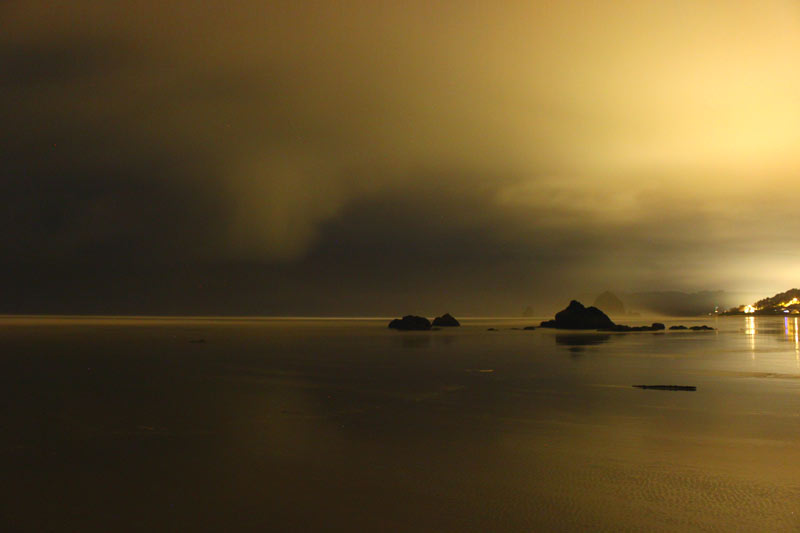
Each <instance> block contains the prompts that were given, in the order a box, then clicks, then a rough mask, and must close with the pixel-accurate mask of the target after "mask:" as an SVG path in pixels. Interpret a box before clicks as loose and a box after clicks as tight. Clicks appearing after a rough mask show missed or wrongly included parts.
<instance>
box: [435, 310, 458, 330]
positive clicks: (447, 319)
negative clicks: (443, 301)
mask: <svg viewBox="0 0 800 533" xmlns="http://www.w3.org/2000/svg"><path fill="white" fill-rule="evenodd" d="M433 325H434V326H443V327H448V328H457V327H458V326H460V325H461V324H460V323H459V322H458V320H456V319H455V317H454V316H453V315H451V314H450V313H445V314H443V315H442V316H437V317H436V318H434V319H433Z"/></svg>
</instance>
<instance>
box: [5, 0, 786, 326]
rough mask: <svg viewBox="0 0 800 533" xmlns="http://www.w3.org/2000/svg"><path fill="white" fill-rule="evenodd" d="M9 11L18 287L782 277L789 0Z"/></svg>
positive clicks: (262, 300)
mask: <svg viewBox="0 0 800 533" xmlns="http://www.w3.org/2000/svg"><path fill="white" fill-rule="evenodd" d="M0 10H2V11H0V14H2V18H3V19H4V20H6V21H8V24H7V25H6V27H7V28H8V31H6V32H4V35H3V36H1V37H0V66H2V68H0V96H2V98H0V115H1V116H2V117H3V118H4V127H3V128H2V129H0V144H1V145H2V151H1V152H0V194H2V197H3V202H4V204H5V207H4V209H3V210H2V212H0V224H2V226H1V227H0V252H2V254H3V256H4V257H6V258H7V260H6V261H4V264H3V265H2V267H0V268H2V272H4V273H5V275H4V277H3V280H4V281H3V284H4V290H5V291H6V293H7V294H9V295H10V300H9V302H10V303H8V309H10V310H17V311H20V310H27V311H35V310H37V309H42V310H50V309H56V310H58V311H59V312H67V311H69V310H70V309H71V307H70V306H72V305H74V306H75V307H74V309H76V310H78V309H94V310H98V312H114V310H115V309H117V310H119V311H120V312H161V311H163V312H209V313H213V312H253V313H258V312H269V313H326V312H358V313H371V312H390V310H391V308H394V307H396V306H402V305H408V306H411V305H413V303H414V302H415V301H416V302H418V304H419V305H422V306H431V307H434V306H440V307H446V308H448V309H451V310H453V311H457V309H455V308H451V307H450V306H449V305H448V302H456V303H457V304H458V305H460V306H462V307H461V308H462V309H468V310H469V311H470V312H480V310H481V309H488V310H491V312H515V311H517V310H518V309H519V308H521V307H522V306H524V305H527V304H528V303H530V302H531V301H532V300H552V301H553V302H556V301H560V299H563V298H567V297H569V295H570V294H572V293H576V292H580V291H593V290H600V289H604V288H606V287H618V288H620V289H623V290H641V289H656V288H669V289H692V290H695V289H703V288H709V289H717V288H730V289H736V290H753V291H764V292H765V293H771V292H776V291H777V290H782V289H784V288H786V287H784V285H793V284H795V282H794V281H793V279H794V276H795V273H794V270H793V268H794V267H793V265H794V264H796V260H797V259H798V254H797V253H795V252H793V251H792V250H793V247H792V243H793V240H794V235H795V234H796V231H797V229H798V228H797V222H796V217H794V216H793V213H794V211H795V206H796V204H797V201H798V200H800V197H799V196H800V193H798V192H797V189H796V188H795V187H793V186H792V184H793V181H794V179H795V177H796V173H797V171H798V170H800V159H798V157H797V153H796V146H797V145H798V142H800V128H798V126H797V124H800V120H798V119H800V108H798V103H797V98H796V94H797V89H798V88H800V77H798V75H797V71H796V69H794V68H793V65H796V64H797V62H798V61H800V57H798V54H800V52H798V50H800V46H798V45H800V42H798V38H797V35H800V32H797V31H796V30H797V28H798V26H800V16H798V10H797V8H796V5H794V4H793V3H791V2H775V3H771V4H770V5H769V6H768V7H767V8H765V7H763V5H760V4H758V5H757V4H755V3H753V4H752V5H750V4H748V3H743V4H741V5H737V6H735V7H728V8H725V9H722V8H719V9H712V8H710V7H708V6H704V7H702V8H699V7H697V6H694V4H689V3H682V2H678V3H677V4H674V5H671V6H650V7H647V8H644V7H642V8H636V7H633V6H628V7H622V6H606V7H604V8H602V9H600V8H598V7H597V6H595V5H594V4H592V3H583V2H576V3H559V4H552V5H551V4H545V3H541V4H528V3H520V4H515V3H506V4H503V5H502V6H500V5H497V6H493V5H490V4H488V3H487V4H479V3H476V4H469V5H462V6H459V7H458V8H454V7H453V6H451V5H449V4H445V3H435V2H434V3H429V2H411V3H410V4H406V3H403V5H400V4H394V3H391V2H390V3H379V4H375V3H362V4H359V3H354V4H348V5H347V6H339V5H335V4H333V3H326V2H320V3H315V4H313V5H312V4H303V3H281V2H271V3H261V2H241V3H236V4H235V5H233V4H229V3H222V2H219V3H217V2H208V3H203V4H202V5H198V4H196V3H193V2H192V3H189V2H174V3H169V5H165V4H163V3H157V2H139V3H136V4H130V3H126V2H119V3H117V2H114V3H103V4H97V3H92V2H73V3H71V4H70V5H60V4H59V5H54V4H52V3H47V2H41V3H40V2H29V3H18V2H9V3H5V4H3V5H2V6H0ZM687 20H689V21H690V22H691V24H687ZM732 35H736V39H732V38H731V36H732ZM554 305H555V304H554ZM432 310H433V309H432Z"/></svg>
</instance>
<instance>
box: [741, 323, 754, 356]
mask: <svg viewBox="0 0 800 533" xmlns="http://www.w3.org/2000/svg"><path fill="white" fill-rule="evenodd" d="M744 334H745V335H747V338H748V340H749V341H750V358H751V359H753V360H755V358H756V317H754V316H748V317H745V319H744Z"/></svg>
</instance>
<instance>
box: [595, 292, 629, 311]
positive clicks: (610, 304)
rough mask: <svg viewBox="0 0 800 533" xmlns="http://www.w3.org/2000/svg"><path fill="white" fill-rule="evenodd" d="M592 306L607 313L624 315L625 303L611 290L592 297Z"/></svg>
mask: <svg viewBox="0 0 800 533" xmlns="http://www.w3.org/2000/svg"><path fill="white" fill-rule="evenodd" d="M594 306H595V307H597V308H598V309H603V310H605V312H606V313H608V314H609V315H624V314H625V304H623V303H622V300H620V299H619V298H617V295H616V294H614V293H613V292H611V291H606V292H604V293H602V294H601V295H599V296H598V297H597V298H595V299H594Z"/></svg>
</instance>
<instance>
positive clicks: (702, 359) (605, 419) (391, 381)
mask: <svg viewBox="0 0 800 533" xmlns="http://www.w3.org/2000/svg"><path fill="white" fill-rule="evenodd" d="M386 322H387V321H386V320H365V319H364V320H357V319H352V320H312V319H309V320H287V319H213V318H208V319H182V318H175V319H158V318H131V319H121V318H116V319H113V318H63V317H62V318H30V317H6V318H2V319H0V348H1V349H2V352H0V398H1V399H2V402H1V403H0V451H1V452H2V454H1V455H0V457H2V459H0V468H2V471H3V480H4V483H3V485H2V491H3V494H2V497H1V498H0V526H1V527H2V530H4V531H19V530H35V531H129V530H130V531H144V530H148V531H161V530H185V531H200V530H215V531H221V530H225V531H243V530H259V531H458V532H462V531H481V532H485V531H615V532H617V531H754V532H755V531H758V532H764V531H770V532H776V531H798V530H800V336H799V334H800V324H798V319H797V318H794V317H749V318H743V317H729V318H718V319H717V318H714V317H709V318H708V319H706V320H698V319H683V320H670V321H666V323H667V325H668V326H669V325H672V324H677V323H683V324H686V325H694V324H701V323H705V324H709V325H712V326H714V327H716V328H718V329H717V331H714V332H678V331H667V332H659V333H650V332H637V333H624V334H618V333H613V334H602V333H590V332H586V333H575V332H565V331H555V330H541V329H537V330H536V331H522V330H515V329H511V328H512V327H520V326H523V325H527V324H529V323H538V319H537V320H529V321H524V322H523V321H513V320H499V319H497V320H491V319H481V320H477V319H475V320H465V321H464V325H463V327H461V328H457V329H443V330H440V331H432V332H397V331H391V330H388V329H387V328H386ZM628 322H629V323H636V322H635V321H633V320H629V321H628ZM638 322H639V323H644V322H645V321H644V320H639V321H638ZM490 326H493V327H496V328H498V331H487V328H488V327H490ZM635 384H649V385H655V384H664V385H672V384H675V385H694V386H696V387H697V390H696V392H673V391H658V390H641V389H636V388H633V387H632V385H635Z"/></svg>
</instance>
